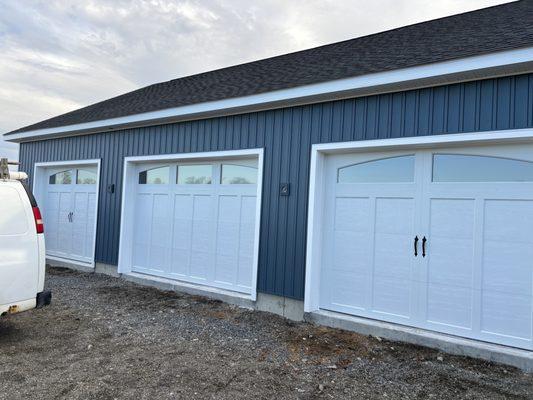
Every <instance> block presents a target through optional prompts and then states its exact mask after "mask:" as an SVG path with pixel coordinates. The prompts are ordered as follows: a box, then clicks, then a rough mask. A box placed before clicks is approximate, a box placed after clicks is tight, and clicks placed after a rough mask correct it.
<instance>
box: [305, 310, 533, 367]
mask: <svg viewBox="0 0 533 400" xmlns="http://www.w3.org/2000/svg"><path fill="white" fill-rule="evenodd" d="M304 319H305V320H306V321H308V322H311V323H315V324H318V325H325V326H329V327H332V328H338V329H344V330H348V331H353V332H357V333H360V334H363V335H372V336H378V337H382V338H384V339H387V340H393V341H398V342H406V343H411V344H415V345H419V346H424V347H429V348H433V349H438V350H441V351H443V352H446V353H449V354H454V355H459V356H466V357H472V358H479V359H483V360H487V361H491V362H495V363H500V364H505V365H511V366H513V367H516V368H519V369H521V370H523V371H526V372H533V351H530V350H525V349H519V348H515V347H509V346H504V345H499V344H494V343H488V342H482V341H479V340H475V339H467V338H462V337H458V336H453V335H448V334H445V333H438V332H433V331H427V330H424V329H420V328H413V327H409V326H405V325H399V324H394V323H391V322H384V321H378V320H374V319H369V318H363V317H356V316H352V315H347V314H342V313H338V312H333V311H326V310H317V311H312V312H306V313H305V315H304Z"/></svg>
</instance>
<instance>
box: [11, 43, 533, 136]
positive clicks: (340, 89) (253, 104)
mask: <svg viewBox="0 0 533 400" xmlns="http://www.w3.org/2000/svg"><path fill="white" fill-rule="evenodd" d="M475 71H478V72H479V73H478V74H475ZM526 71H533V47H527V48H522V49H516V50H509V51H502V52H497V53H490V54H486V55H481V56H474V57H467V58H461V59H456V60H450V61H445V62H440V63H433V64H426V65H420V66H416V67H411V68H403V69H398V70H393V71H386V72H378V73H374V74H367V75H361V76H357V77H353V78H345V79H338V80H334V81H328V82H322V83H316V84H311V85H305V86H300V87H296V88H291V89H283V90H276V91H271V92H267V93H261V94H254V95H250V96H243V97H236V98H231V99H224V100H217V101H210V102H204V103H198V104H192V105H187V106H181V107H174V108H167V109H164V110H158V111H151V112H145V113H140V114H134V115H130V116H125V117H119V118H110V119H105V120H99V121H93V122H86V123H81V124H74V125H66V126H61V127H56V128H46V129H38V130H33V131H27V132H21V133H16V134H12V135H8V136H5V140H6V141H10V142H24V141H31V140H39V139H45V138H52V137H61V136H73V135H79V134H87V133H96V132H103V131H109V130H116V129H125V128H128V127H139V126H147V125H157V124H161V123H170V122H176V121H181V120H191V119H199V118H207V117H212V116H217V115H227V114H236V113H239V112H251V111H257V110H264V109H268V108H278V107H287V106H291V105H298V104H309V103H313V102H318V101H327V100H334V99H338V98H347V97H356V96H357V95H368V94H371V93H372V94H377V93H383V92H390V91H393V90H394V89H395V88H396V89H397V90H398V89H399V88H400V87H401V90H406V89H409V88H418V87H424V86H431V85H436V84H439V85H442V84H446V83H452V82H460V81H465V80H472V79H481V78H487V77H494V76H502V75H509V74H513V73H523V72H526ZM402 83H403V85H401V86H396V87H395V86H394V85H398V84H402Z"/></svg>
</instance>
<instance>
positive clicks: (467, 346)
mask: <svg viewBox="0 0 533 400" xmlns="http://www.w3.org/2000/svg"><path fill="white" fill-rule="evenodd" d="M47 264H49V265H52V266H58V267H66V268H71V269H74V270H78V271H83V272H93V273H100V274H105V275H110V276H114V277H121V278H122V279H125V280H127V281H130V282H133V283H136V284H139V285H143V286H151V287H154V288H156V289H160V290H169V291H175V292H178V293H187V294H190V295H196V296H205V297H208V298H211V299H214V300H220V301H223V302H225V303H229V304H233V305H236V306H239V307H243V308H247V309H251V310H258V311H264V312H270V313H273V314H277V315H280V316H282V317H284V318H287V319H290V320H292V321H304V320H305V321H306V322H309V323H312V324H316V325H325V326H329V327H332V328H338V329H344V330H348V331H353V332H357V333H360V334H363V335H372V336H378V337H381V338H384V339H388V340H393V341H398V342H407V343H411V344H415V345H419V346H425V347H429V348H434V349H438V350H441V351H444V352H446V353H449V354H455V355H460V356H467V357H473V358H480V359H483V360H487V361H492V362H496V363H500V364H505V365H511V366H513V367H517V368H519V369H521V370H524V371H526V372H533V351H529V350H521V349H516V348H513V347H508V346H501V345H497V344H491V343H486V342H480V341H477V340H472V339H466V338H461V337H457V336H452V335H447V334H443V333H437V332H431V331H426V330H423V329H417V328H412V327H408V326H403V325H397V324H392V323H388V322H382V321H377V320H372V319H368V318H361V317H355V316H351V315H346V314H341V313H336V312H331V311H325V310H320V311H316V312H311V313H305V314H304V308H303V301H300V300H294V299H290V298H286V297H281V296H275V295H270V294H264V293H258V294H257V301H255V302H254V301H252V300H250V299H249V298H247V296H243V295H239V294H234V293H231V292H229V291H220V290H212V289H210V288H206V287H205V286H201V285H194V284H188V283H184V282H178V281H173V280H169V279H165V278H158V277H154V276H148V275H143V274H138V273H132V274H128V275H124V274H118V273H117V267H116V266H114V265H107V264H100V263H96V265H95V268H90V267H84V266H80V265H76V264H69V263H68V262H59V261H55V260H47Z"/></svg>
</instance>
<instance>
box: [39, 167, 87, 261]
mask: <svg viewBox="0 0 533 400" xmlns="http://www.w3.org/2000/svg"><path fill="white" fill-rule="evenodd" d="M96 185H97V167H96V166H95V167H90V166H84V167H78V168H70V169H68V168H64V167H63V168H60V169H48V170H47V181H46V197H45V201H44V207H43V220H44V224H45V231H44V234H45V240H46V254H47V255H48V256H52V257H60V258H65V259H68V260H75V261H81V262H84V263H89V264H90V263H92V262H93V257H94V233H95V229H96V196H97V195H96Z"/></svg>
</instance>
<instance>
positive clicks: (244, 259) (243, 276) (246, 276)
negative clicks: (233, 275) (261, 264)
mask: <svg viewBox="0 0 533 400" xmlns="http://www.w3.org/2000/svg"><path fill="white" fill-rule="evenodd" d="M252 253H253V251H252ZM253 261H254V259H253V256H248V255H247V254H240V255H239V268H238V270H237V285H238V286H240V287H243V288H248V289H250V288H251V286H250V282H252V276H253Z"/></svg>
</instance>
